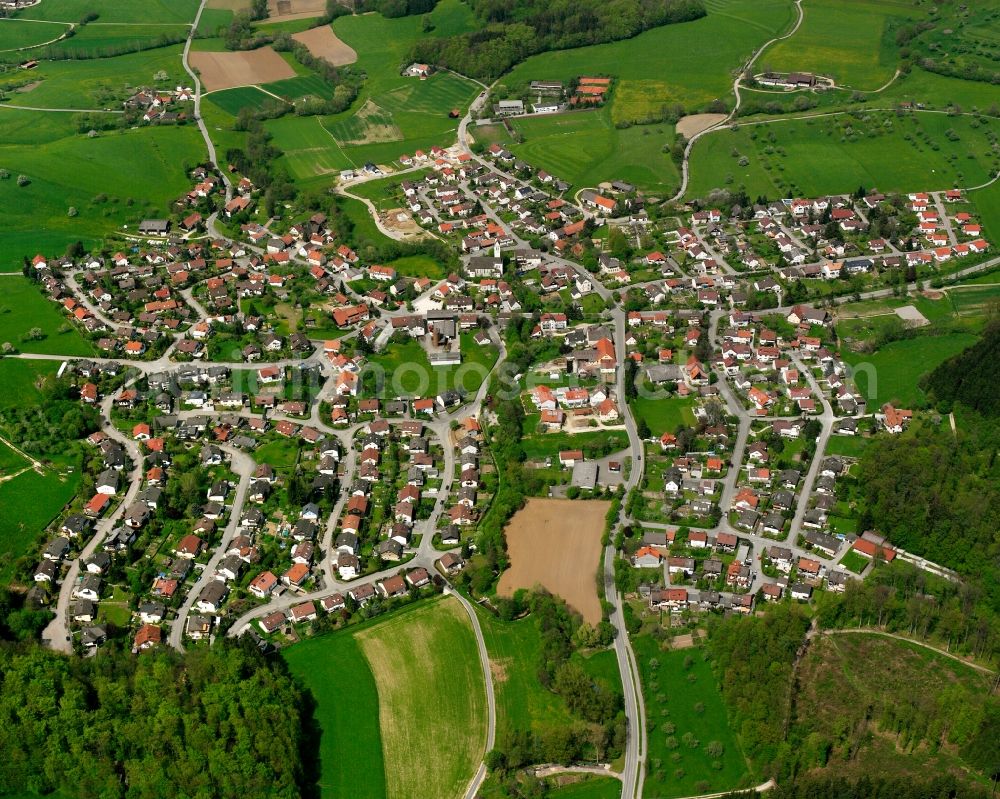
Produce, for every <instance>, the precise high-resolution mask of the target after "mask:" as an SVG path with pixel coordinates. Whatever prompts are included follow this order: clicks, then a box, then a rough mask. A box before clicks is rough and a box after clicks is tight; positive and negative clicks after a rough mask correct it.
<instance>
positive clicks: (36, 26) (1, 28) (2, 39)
mask: <svg viewBox="0 0 1000 799" xmlns="http://www.w3.org/2000/svg"><path fill="white" fill-rule="evenodd" d="M68 29H69V27H68V26H67V25H65V24H63V23H59V22H52V23H43V22H31V21H24V20H19V19H13V18H11V17H6V18H2V19H0V52H4V51H7V50H18V49H20V48H22V47H33V46H35V45H39V44H42V43H44V42H49V41H52V39H55V38H56V37H57V36H61V35H62V34H63V33H65V32H66V31H67V30H68Z"/></svg>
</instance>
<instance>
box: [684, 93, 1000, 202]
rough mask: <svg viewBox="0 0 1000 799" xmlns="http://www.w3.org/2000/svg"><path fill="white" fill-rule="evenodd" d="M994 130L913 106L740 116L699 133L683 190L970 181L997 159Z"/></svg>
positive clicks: (819, 190)
mask: <svg viewBox="0 0 1000 799" xmlns="http://www.w3.org/2000/svg"><path fill="white" fill-rule="evenodd" d="M998 131H1000V123H997V122H995V121H993V120H988V121H980V120H979V119H976V118H973V117H969V116H960V117H952V116H948V115H947V114H938V113H919V112H918V113H911V114H903V115H896V114H890V113H879V112H874V111H873V112H857V113H841V114H837V115H835V116H827V117H822V118H816V119H797V120H774V121H773V122H769V123H751V124H745V125H742V126H740V127H739V128H737V129H736V130H732V129H729V128H727V129H723V130H720V131H718V132H714V133H711V134H709V135H707V136H704V137H702V138H701V139H699V140H698V142H697V143H696V144H695V146H694V148H693V150H692V155H691V183H690V184H689V187H688V196H689V197H703V196H705V194H707V193H708V192H709V191H711V190H712V189H714V188H727V187H732V188H739V187H742V188H745V190H746V191H747V193H748V194H749V195H750V196H757V195H764V196H766V197H769V198H776V197H789V196H797V195H801V196H805V197H815V196H817V195H819V194H824V193H831V192H842V191H846V190H849V189H850V188H851V187H852V186H854V187H857V186H859V185H862V186H869V187H871V186H877V187H878V188H879V189H880V190H881V191H884V192H891V191H908V190H909V191H913V190H923V191H930V190H935V189H947V188H951V187H953V186H955V185H958V186H976V185H979V184H981V183H984V182H986V181H987V180H988V179H989V178H990V173H991V171H992V170H995V169H997V168H998V167H1000V149H998V147H997V145H995V144H994V141H995V137H996V134H997V132H998ZM991 137H992V140H991ZM743 159H746V161H747V163H746V164H745V165H741V163H740V162H741V160H743Z"/></svg>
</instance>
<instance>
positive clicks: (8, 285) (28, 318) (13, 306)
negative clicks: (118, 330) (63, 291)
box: [0, 275, 94, 355]
mask: <svg viewBox="0 0 1000 799" xmlns="http://www.w3.org/2000/svg"><path fill="white" fill-rule="evenodd" d="M67 318H68V317H67V316H66V315H65V314H63V312H62V306H60V305H57V304H56V303H54V302H52V301H51V300H49V299H48V298H47V297H46V296H45V295H44V294H43V293H42V291H41V289H40V288H39V287H38V286H36V285H34V284H33V283H31V282H29V281H28V280H27V279H26V278H24V277H21V275H6V276H3V277H0V342H7V341H9V342H10V343H11V344H13V345H14V346H15V347H16V348H17V349H19V350H20V351H21V352H38V353H44V354H49V355H52V354H55V355H93V354H94V348H93V347H92V346H91V345H90V342H89V341H87V340H86V339H84V338H83V337H82V336H81V335H80V334H79V333H78V332H77V330H76V327H74V326H73V325H71V324H69V323H68V322H67ZM36 327H37V328H39V329H40V330H41V331H42V335H43V336H44V337H43V338H42V339H40V340H38V341H24V340H22V336H24V334H26V333H27V332H28V331H29V330H31V329H32V328H36Z"/></svg>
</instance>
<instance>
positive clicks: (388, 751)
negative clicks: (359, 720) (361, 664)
mask: <svg viewBox="0 0 1000 799" xmlns="http://www.w3.org/2000/svg"><path fill="white" fill-rule="evenodd" d="M355 638H356V640H357V642H358V646H359V647H360V648H361V651H362V652H363V653H364V656H365V658H366V659H367V661H368V663H369V665H370V667H371V673H372V675H373V676H374V678H375V684H376V686H377V688H378V697H379V727H380V731H381V736H382V750H383V754H384V762H385V776H386V796H387V798H388V799H409V797H414V796H434V797H441V799H446V798H447V797H458V796H462V795H463V793H464V791H465V788H466V786H467V785H468V782H469V780H470V779H471V778H472V776H473V774H474V773H475V771H476V769H477V768H478V766H479V763H480V762H481V761H482V758H483V755H484V744H485V738H486V690H485V687H484V685H483V672H482V668H481V665H480V662H479V655H478V653H477V651H476V640H475V636H474V635H473V632H472V625H471V624H470V623H469V618H468V616H467V615H466V613H465V610H464V609H463V608H462V606H461V605H460V604H459V602H458V600H456V599H454V598H451V597H449V598H444V599H439V600H435V601H432V602H429V603H427V604H423V605H421V606H420V607H418V608H417V609H415V610H413V611H412V612H409V613H404V614H400V615H397V616H393V617H392V618H390V619H388V620H386V621H384V622H381V623H379V624H377V625H375V626H372V627H369V628H367V629H365V630H362V631H361V632H359V633H357V634H356V636H355Z"/></svg>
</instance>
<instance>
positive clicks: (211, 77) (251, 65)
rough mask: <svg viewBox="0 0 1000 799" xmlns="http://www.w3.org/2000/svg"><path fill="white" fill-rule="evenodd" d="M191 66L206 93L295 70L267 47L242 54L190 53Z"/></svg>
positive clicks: (282, 76)
mask: <svg viewBox="0 0 1000 799" xmlns="http://www.w3.org/2000/svg"><path fill="white" fill-rule="evenodd" d="M191 65H192V66H193V67H195V68H196V69H197V70H198V71H199V72H200V73H201V82H202V83H203V84H205V90H206V91H210V92H214V91H216V90H217V89H231V88H233V87H234V86H252V85H254V84H258V83H270V82H271V81H275V80H284V79H285V78H294V77H295V70H293V69H292V68H291V67H290V66H289V65H288V62H287V61H285V59H283V58H282V57H281V56H280V55H278V54H277V53H276V52H275V51H274V50H272V49H271V48H270V47H261V48H259V49H257V50H249V51H247V52H242V53H222V52H219V53H216V52H196V53H191Z"/></svg>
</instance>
